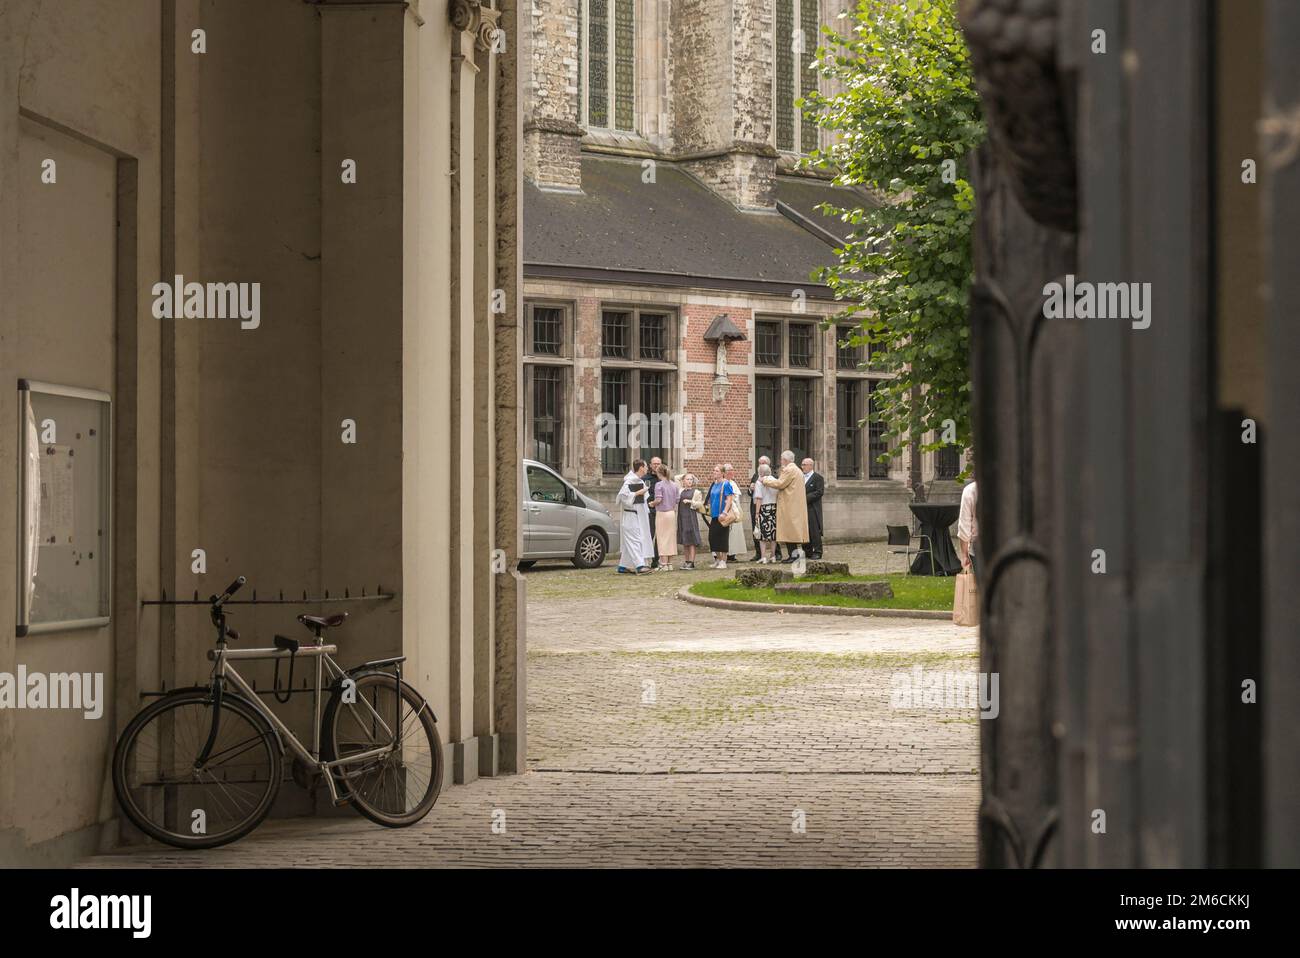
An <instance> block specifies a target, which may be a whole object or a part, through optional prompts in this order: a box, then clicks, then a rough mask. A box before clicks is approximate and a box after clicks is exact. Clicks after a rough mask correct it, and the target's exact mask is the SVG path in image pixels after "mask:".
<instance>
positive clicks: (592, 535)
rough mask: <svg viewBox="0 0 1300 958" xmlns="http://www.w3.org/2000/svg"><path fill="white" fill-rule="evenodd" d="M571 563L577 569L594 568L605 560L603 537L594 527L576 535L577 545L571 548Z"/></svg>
mask: <svg viewBox="0 0 1300 958" xmlns="http://www.w3.org/2000/svg"><path fill="white" fill-rule="evenodd" d="M572 561H573V564H574V565H576V566H577V567H578V568H579V569H594V568H596V566H598V565H600V564H601V563H602V562H604V561H605V537H604V536H602V535H601V534H600V533H599V532H597V531H596V530H595V529H588V530H586V531H585V532H583V534H582V535H580V536H578V547H577V548H576V549H574V550H573V560H572Z"/></svg>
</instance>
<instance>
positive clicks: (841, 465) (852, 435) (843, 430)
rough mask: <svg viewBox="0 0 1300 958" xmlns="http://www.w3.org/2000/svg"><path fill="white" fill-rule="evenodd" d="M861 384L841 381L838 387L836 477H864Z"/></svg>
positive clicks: (836, 405) (836, 391) (851, 380)
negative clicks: (859, 423)
mask: <svg viewBox="0 0 1300 958" xmlns="http://www.w3.org/2000/svg"><path fill="white" fill-rule="evenodd" d="M861 403H862V381H861V380H858V379H841V380H840V381H839V382H837V383H836V384H835V430H836V433H837V435H836V442H835V475H836V476H837V477H839V478H840V479H857V478H858V477H859V476H861V475H862V427H861V426H859V425H858V420H860V419H861V418H862V414H861V412H860V410H861V408H862V406H861Z"/></svg>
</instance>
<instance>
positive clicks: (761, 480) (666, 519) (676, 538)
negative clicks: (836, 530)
mask: <svg viewBox="0 0 1300 958" xmlns="http://www.w3.org/2000/svg"><path fill="white" fill-rule="evenodd" d="M794 460H795V456H794V453H793V452H790V451H789V450H786V451H785V452H783V453H781V468H780V471H779V472H778V473H775V474H774V473H773V471H772V463H771V460H770V459H769V458H768V457H767V456H760V457H759V460H758V468H757V470H756V471H755V473H754V475H753V476H752V477H751V478H750V481H749V495H750V504H749V518H750V525H751V527H752V529H753V535H754V554H755V561H757V562H759V563H763V564H766V563H772V562H786V563H789V562H793V561H794V560H795V556H796V553H797V552H802V554H803V555H805V556H806V557H808V558H810V559H818V558H821V554H822V502H821V500H822V496H823V495H824V494H825V492H826V480H825V478H823V477H822V475H821V474H820V473H818V472H817V470H816V468H815V467H816V463H814V462H813V460H812V459H804V460H803V464H802V467H800V466H797V465H795V461H794ZM740 495H741V493H740V487H739V486H738V485H737V484H736V480H735V468H734V467H733V466H732V465H731V463H729V462H728V463H719V464H718V465H716V466H714V467H713V475H712V481H711V482H710V484H709V486H708V488H707V489H705V488H703V487H702V484H701V483H700V482H699V480H698V479H696V477H695V475H694V474H693V473H689V472H687V473H682V474H679V475H676V476H674V475H673V474H672V473H671V471H670V470H669V469H668V467H667V466H665V465H664V463H663V461H662V460H661V459H660V458H659V457H658V456H655V457H654V458H652V459H651V460H650V461H649V462H648V463H647V462H646V461H645V460H643V459H637V460H635V461H634V462H633V463H632V470H631V471H630V472H629V473H628V474H627V475H626V476H624V477H623V485H622V486H621V487H620V488H619V491H618V496H617V502H618V508H619V509H621V510H622V516H621V521H620V531H621V545H622V548H621V552H620V557H619V565H618V571H619V572H620V573H625V574H629V573H630V574H637V575H645V574H648V573H650V572H652V571H654V570H655V569H662V570H664V571H672V570H673V568H674V565H673V564H674V562H675V561H676V559H677V556H678V555H679V554H680V555H681V556H682V564H681V568H682V569H688V570H689V569H694V568H695V557H696V554H697V551H698V550H699V549H700V548H701V547H702V546H704V545H705V544H706V541H707V545H708V551H709V553H710V554H711V555H712V556H713V563H712V565H711V566H710V568H713V569H725V568H726V567H727V562H728V561H731V562H734V561H736V556H737V555H739V554H740V553H743V552H744V551H745V532H744V523H743V521H742V515H741V511H740ZM652 514H653V516H654V519H653V522H652V521H651V515H652ZM782 545H784V546H785V548H786V558H785V559H782V558H781V546H782Z"/></svg>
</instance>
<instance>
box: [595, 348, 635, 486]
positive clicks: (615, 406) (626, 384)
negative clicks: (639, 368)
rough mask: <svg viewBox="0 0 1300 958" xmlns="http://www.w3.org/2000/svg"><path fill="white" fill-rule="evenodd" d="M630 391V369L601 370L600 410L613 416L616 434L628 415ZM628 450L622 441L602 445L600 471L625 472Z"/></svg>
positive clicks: (618, 434)
mask: <svg viewBox="0 0 1300 958" xmlns="http://www.w3.org/2000/svg"><path fill="white" fill-rule="evenodd" d="M631 393H632V370H630V369H605V370H602V371H601V375H600V398H601V410H602V411H603V412H604V413H606V414H607V415H610V416H613V417H614V422H615V423H617V424H619V428H618V429H617V430H615V433H616V435H617V436H621V435H622V434H623V432H624V429H625V428H626V423H627V417H628V416H629V415H630V413H629V412H628V407H629V405H630V403H629V400H630V399H631ZM630 452H631V450H630V449H628V448H627V445H626V444H625V443H623V442H618V441H615V442H610V443H608V444H606V445H604V446H603V447H602V448H601V450H600V467H601V471H602V472H606V473H612V474H616V475H622V474H623V473H625V472H627V470H628V463H629V462H630V458H629V453H630Z"/></svg>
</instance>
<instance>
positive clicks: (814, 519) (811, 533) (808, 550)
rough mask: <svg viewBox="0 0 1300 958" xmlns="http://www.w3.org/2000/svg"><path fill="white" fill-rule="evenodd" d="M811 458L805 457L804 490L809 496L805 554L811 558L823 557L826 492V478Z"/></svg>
mask: <svg viewBox="0 0 1300 958" xmlns="http://www.w3.org/2000/svg"><path fill="white" fill-rule="evenodd" d="M815 465H816V464H815V463H814V462H813V461H812V460H811V459H805V460H804V461H803V462H802V463H801V464H800V468H801V469H803V490H804V495H805V496H807V498H808V541H807V542H805V543H804V547H803V551H804V555H805V556H806V557H807V558H809V559H820V558H821V557H822V496H824V495H825V494H826V479H825V477H823V476H822V474H821V473H820V472H817V470H816V469H814V468H813V467H814V466H815Z"/></svg>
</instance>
